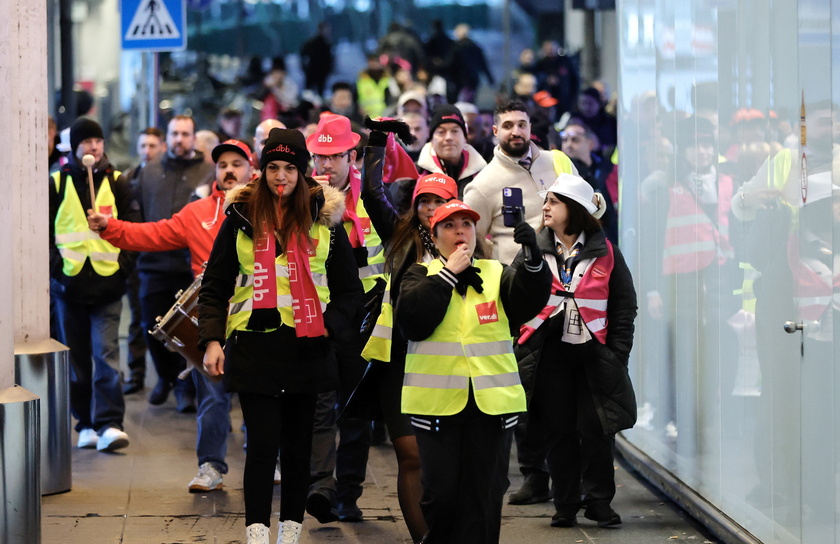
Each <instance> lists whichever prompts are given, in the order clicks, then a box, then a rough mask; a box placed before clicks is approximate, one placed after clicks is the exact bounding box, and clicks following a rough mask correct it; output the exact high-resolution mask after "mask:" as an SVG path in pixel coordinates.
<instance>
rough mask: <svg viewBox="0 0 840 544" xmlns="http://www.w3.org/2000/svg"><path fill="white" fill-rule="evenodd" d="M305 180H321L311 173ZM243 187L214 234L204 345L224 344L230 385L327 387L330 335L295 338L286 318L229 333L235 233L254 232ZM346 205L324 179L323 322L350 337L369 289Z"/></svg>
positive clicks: (318, 201)
mask: <svg viewBox="0 0 840 544" xmlns="http://www.w3.org/2000/svg"><path fill="white" fill-rule="evenodd" d="M307 181H308V182H309V183H310V184H314V183H315V182H314V181H312V180H311V179H307ZM325 193H326V198H325V197H324V194H325ZM238 194H239V193H238V192H237V191H233V192H229V193H228V200H229V201H232V204H231V205H230V206H228V208H227V210H226V211H225V213H226V214H227V216H228V217H227V218H226V219H225V221H224V223H222V228H221V230H220V231H219V234H218V235H217V236H216V242H215V244H214V245H213V251H212V252H211V253H210V259H209V260H208V262H207V269H206V270H205V272H204V278H203V280H202V282H201V290H200V291H199V295H198V311H199V331H198V333H199V348H200V349H202V350H203V349H204V348H205V346H206V345H207V343H208V342H210V341H213V340H216V341H218V342H220V343H221V344H223V345H224V347H225V374H224V384H225V388H226V389H227V390H229V391H246V392H251V393H261V394H267V395H276V394H279V393H280V392H282V391H287V392H308V391H314V390H318V389H322V390H323V389H324V386H323V385H322V383H323V376H324V373H325V372H327V371H328V370H329V369H330V366H334V365H328V363H329V362H331V358H332V357H334V352H333V347H332V342H331V340H330V339H328V338H324V337H321V338H297V337H296V335H295V330H294V328H292V327H287V326H281V327H280V328H279V329H277V330H276V331H272V332H243V331H239V332H236V333H234V334H233V335H232V336H231V337H230V338H226V337H225V336H226V330H225V328H226V323H227V308H228V300H230V297H231V296H232V295H233V291H234V287H235V283H236V277H237V275H238V274H239V258H238V256H237V252H236V238H237V233H238V232H239V231H240V230H241V231H242V232H244V233H245V234H247V235H248V236H249V237H252V236H253V229H252V227H251V224H250V222H249V221H248V219H247V217H248V213H247V209H246V202H245V201H244V199H239V198H238ZM343 212H344V196H343V195H342V194H341V193H340V192H339V191H337V190H335V189H332V188H331V187H325V188H324V189H323V191H322V192H320V193H318V194H317V195H316V196H314V197H313V198H312V217H313V219H315V220H316V221H317V222H319V223H322V224H324V225H327V226H329V227H330V231H331V240H330V254H329V257H328V260H327V285H328V287H329V290H330V302H329V304H328V305H327V309H326V311H324V326H325V327H326V329H327V331H328V333H329V335H330V338H332V339H336V340H344V341H346V340H347V339H348V338H350V337H351V336H352V335H354V334H358V331H359V324H358V320H357V316H358V315H359V308H360V306H361V301H362V295H363V291H362V282H361V281H360V280H359V272H358V268H357V267H356V262H355V260H354V258H353V251H352V247H351V246H350V241H349V240H348V239H347V233H346V232H345V231H344V228H343V227H342V226H341V216H342V214H343ZM333 387H334V385H333Z"/></svg>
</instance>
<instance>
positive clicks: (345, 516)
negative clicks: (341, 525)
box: [338, 501, 363, 522]
mask: <svg viewBox="0 0 840 544" xmlns="http://www.w3.org/2000/svg"><path fill="white" fill-rule="evenodd" d="M362 517H363V516H362V510H361V508H359V507H358V505H356V501H347V502H340V503H338V521H347V522H357V521H362Z"/></svg>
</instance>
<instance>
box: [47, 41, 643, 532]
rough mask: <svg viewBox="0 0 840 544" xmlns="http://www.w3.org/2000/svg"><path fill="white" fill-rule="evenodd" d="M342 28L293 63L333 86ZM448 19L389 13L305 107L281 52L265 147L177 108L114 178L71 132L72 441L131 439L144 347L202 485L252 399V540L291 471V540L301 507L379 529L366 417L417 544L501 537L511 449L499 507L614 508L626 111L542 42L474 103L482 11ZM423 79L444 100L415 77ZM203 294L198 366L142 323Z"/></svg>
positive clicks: (257, 133) (79, 128)
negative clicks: (127, 318)
mask: <svg viewBox="0 0 840 544" xmlns="http://www.w3.org/2000/svg"><path fill="white" fill-rule="evenodd" d="M328 32H329V30H328V28H327V27H326V26H322V27H321V28H320V29H319V35H318V36H317V37H316V38H315V39H313V40H310V42H307V44H306V45H305V46H304V52H303V53H305V58H306V62H305V63H304V69H305V72H306V87H307V89H308V90H311V91H314V92H315V93H316V94H318V95H323V94H324V93H325V85H326V79H327V76H328V75H329V71H330V69H331V68H332V59H331V53H329V52H330V44H329V39H328ZM454 34H455V40H452V39H450V38H448V36H447V35H446V33H445V32H444V31H443V28H442V26H439V25H438V26H437V27H436V32H435V33H434V35H433V36H432V37H431V38H430V39H429V40H428V41H427V42H426V43H425V44H422V42H420V43H419V44H418V43H414V42H413V41H412V40H411V39H410V33H408V32H407V31H406V29H400V28H397V27H393V28H392V29H391V32H389V34H388V35H387V36H386V37H384V38H383V40H382V46H381V47H382V50H381V51H378V52H377V54H372V55H371V56H370V57H369V59H368V60H369V64H368V68H367V69H366V70H365V71H364V72H363V74H362V75H361V76H360V78H359V80H358V81H357V82H354V83H351V82H337V83H335V84H333V86H332V89H331V93H330V94H329V100H327V101H325V103H324V105H323V106H322V107H321V108H317V109H316V110H313V111H308V112H307V111H306V110H304V109H301V108H300V107H299V104H300V102H301V96H302V93H300V92H299V91H298V89H297V87H296V85H295V84H294V83H293V82H291V81H290V80H289V79H288V78H286V77H285V76H286V74H285V67H284V65H283V62H282V59H275V60H274V61H273V63H272V68H271V71H270V72H269V73H268V74H265V75H263V76H262V78H259V77H255V75H254V74H256V73H257V72H258V66H252V67H251V68H252V70H251V72H252V73H251V74H250V75H251V80H252V81H253V82H254V84H255V85H254V86H255V87H257V89H255V91H254V92H258V93H262V94H261V97H262V98H263V101H262V104H263V108H262V120H261V122H260V123H259V124H258V125H257V126H256V127H254V133H253V137H249V138H247V139H246V138H245V137H244V134H243V127H242V123H241V121H242V115H241V113H238V112H237V111H236V110H225V111H222V112H219V117H218V119H219V126H218V127H215V128H214V130H213V131H212V133H210V134H209V136H210V138H209V139H208V140H207V142H208V143H205V144H204V145H206V146H207V147H205V148H204V150H202V149H201V148H200V144H199V140H200V138H199V133H200V132H202V131H200V130H198V129H199V127H198V126H196V122H195V121H194V119H193V118H191V117H188V116H184V115H176V116H174V117H172V118H171V120H169V122H168V124H167V126H166V127H165V130H160V129H158V128H155V127H151V128H149V129H147V130H145V131H143V132H142V133H141V134H140V136H139V138H138V140H137V152H138V155H139V156H140V164H139V165H137V166H136V167H135V168H132V169H131V170H129V171H126V172H124V173H121V172H120V171H118V170H117V169H116V168H115V167H114V166H113V165H112V164H111V163H110V161H109V159H108V156H107V154H106V153H105V137H104V134H103V131H102V128H101V127H100V126H99V124H98V123H96V121H94V120H92V119H90V118H85V117H83V118H79V119H78V120H77V121H75V122H74V123H73V124H72V125H71V126H70V127H69V130H67V131H66V132H65V134H63V135H62V136H64V138H56V140H57V146H58V147H57V149H58V151H59V152H63V153H66V155H60V154H57V155H53V154H52V149H51V157H50V161H51V163H54V164H55V166H54V168H53V173H52V174H51V179H50V184H51V191H50V239H51V294H52V301H53V308H54V316H53V317H54V319H53V323H52V324H53V334H54V336H55V337H56V338H57V339H58V340H59V341H61V342H63V343H65V344H66V345H67V346H68V347H69V348H70V352H71V369H72V372H71V410H72V414H73V417H74V418H75V420H76V426H75V429H76V431H77V432H78V441H77V445H78V447H80V448H94V447H95V448H96V449H98V450H100V451H103V452H109V451H114V450H118V449H123V448H126V447H128V446H129V443H130V438H129V434H128V433H127V431H126V429H125V426H124V421H123V420H124V414H125V401H124V395H134V394H138V393H139V392H141V391H143V390H144V388H145V378H146V365H145V360H146V352H145V349H144V347H147V349H148V354H149V355H150V357H151V360H152V362H153V364H154V365H155V371H156V374H157V376H158V381H157V383H156V384H155V385H154V387H153V389H152V391H151V392H150V394H149V396H148V402H149V403H150V404H153V405H161V404H164V403H166V402H167V399H168V398H169V395H170V393H174V396H175V400H176V408H177V410H178V411H180V412H182V413H195V414H196V421H197V440H196V454H197V464H198V473H197V475H196V476H195V477H194V478H193V479H192V480H191V481H190V482H189V484H188V486H187V487H188V490H189V491H190V492H211V491H213V490H216V489H220V488H221V487H222V485H223V479H224V475H225V474H226V473H227V471H228V465H227V463H226V460H225V457H226V442H227V436H228V433H229V432H230V410H231V395H232V394H236V395H237V397H238V400H239V405H240V406H241V409H242V414H243V419H244V430H245V432H246V433H247V450H246V462H245V467H244V495H245V497H244V498H245V510H246V525H247V528H246V531H247V542H248V543H249V544H264V543H268V542H269V533H270V527H271V525H272V520H271V512H272V508H271V501H272V496H273V487H274V486H275V485H277V484H279V485H280V486H281V491H280V517H279V529H278V540H277V542H283V543H294V542H298V540H299V538H300V534H301V530H302V523H303V521H304V515H305V513H309V514H310V515H311V516H312V517H313V518H315V519H316V520H317V521H318V522H319V523H331V522H335V521H344V522H362V521H364V513H363V511H362V509H361V507H360V504H359V503H360V500H362V493H363V489H364V488H363V483H364V480H365V471H366V464H367V459H368V451H369V449H370V447H371V443H372V440H373V437H372V423H373V422H374V421H379V422H384V423H385V425H386V428H387V431H388V435H389V436H390V440H391V442H392V444H393V448H394V452H395V456H396V461H397V467H398V476H397V477H398V495H399V497H398V498H399V503H400V508H401V510H402V512H403V516H404V519H405V523H406V525H407V527H408V530H409V532H410V534H411V537H412V539H413V540H414V541H415V542H426V543H447V542H453V543H454V542H458V543H465V542H466V543H469V542H474V543H491V542H498V540H499V530H500V526H501V509H502V503H503V500H504V495H505V493H506V491H507V489H508V486H509V481H508V479H507V473H508V460H509V456H510V451H511V446H512V442H513V440H514V437H515V439H516V444H517V450H518V453H519V462H520V465H521V470H522V472H523V474H524V475H525V476H526V480H525V485H524V486H523V488H522V489H520V490H519V491H517V492H516V493H514V494H513V495H511V497H510V498H509V501H510V502H511V503H518V504H529V503H536V502H543V501H548V500H552V499H553V501H554V505H555V507H556V511H557V512H556V515H555V516H554V517H553V518H552V520H551V525H552V526H557V527H570V526H574V525H575V524H576V523H577V514H578V512H579V510H581V509H583V510H584V515H585V517H586V518H588V519H590V520H593V521H595V522H596V523H598V525H601V526H607V525H616V524H619V523H621V518H620V516H619V515H618V514H617V513H616V512H615V511H614V510H612V508H611V506H610V503H611V501H612V499H613V496H614V495H615V482H614V475H613V467H612V437H613V435H614V434H615V433H616V432H618V431H620V430H622V429H625V428H628V427H631V426H632V425H633V424H634V422H635V415H636V412H635V410H636V405H635V398H634V396H633V388H632V385H631V384H630V380H629V375H628V371H627V363H628V356H629V352H630V349H631V347H632V340H633V324H634V320H635V315H636V298H635V291H634V288H633V282H632V280H631V278H630V273H629V271H628V269H627V266H626V265H625V264H624V260H623V258H622V256H621V252H620V251H619V249H618V247H617V215H616V206H617V202H618V192H617V179H616V178H617V176H616V173H615V170H616V169H615V167H614V162H615V158H614V156H613V150H614V148H615V141H616V138H615V135H614V129H615V123H614V118H613V119H612V121H611V122H610V121H609V119H610V116H609V114H607V113H606V112H605V111H604V100H603V98H602V96H601V94H600V92H599V91H597V90H596V89H595V88H594V87H593V88H591V89H586V90H584V91H583V92H581V93H578V87H579V82H578V81H577V79H576V76H574V77H573V72H574V69H573V66H571V65H569V64H568V63H567V62H566V61H567V60H568V59H564V56H563V55H557V48H556V46H553V45H552V44H548V45H547V46H545V47H544V48H543V49H544V51H543V55H541V60H540V61H539V62H537V63H531V64H529V65H525V64H523V66H522V67H520V69H518V71H517V73H516V82H515V85H514V86H513V88H514V89H515V90H512V91H511V93H510V95H509V96H500V98H499V103H498V105H497V107H496V108H495V110H494V111H493V112H492V113H491V114H489V115H488V114H487V113H485V112H481V111H479V110H478V109H477V108H476V107H475V106H474V105H473V104H472V103H471V101H472V100H473V99H474V97H475V91H476V89H477V87H478V84H479V75H478V74H482V73H483V74H485V75H486V77H487V78H488V80H489V81H490V82H491V83H492V82H493V78H492V75H491V74H490V71H489V70H488V69H487V66H486V63H485V61H484V59H483V53H482V51H481V48H480V47H479V46H478V45H477V44H476V43H475V42H473V41H472V40H471V39H470V38H469V29H468V27H466V26H465V25H463V26H459V27H458V28H456V29H455V33H454ZM447 40H449V41H448V42H447ZM327 57H329V58H327ZM383 57H384V58H383ZM383 60H385V61H387V62H386V63H385V64H384V65H383ZM459 63H460V64H459ZM424 70H425V71H426V72H425V73H426V74H427V76H430V77H429V79H430V80H433V79H434V77H439V78H442V79H443V82H444V84H443V85H442V86H440V89H441V90H442V93H441V94H437V91H435V90H434V88H433V87H432V86H431V85H430V86H428V87H427V86H423V85H417V84H415V83H414V81H415V79H414V78H418V80H421V81H422V80H423V77H427V76H423V75H422V74H423V73H424ZM453 74H458V77H453ZM473 76H475V77H473ZM383 78H384V79H383ZM529 78H530V80H531V81H530V83H529V81H528V80H529ZM529 84H530V89H529V88H526V87H527V86H528V85H529ZM395 90H396V91H395ZM388 93H391V94H390V95H389V94H388ZM578 94H579V96H578ZM596 94H597V96H596ZM593 100H594V101H596V102H597V104H595V105H593V104H590V103H589V102H591V101H593ZM319 110H320V111H319ZM486 117H490V119H487V118H486ZM587 120H589V121H592V122H593V124H592V125H588V124H587ZM610 123H612V125H611V126H612V130H613V133H610V132H609V125H610ZM65 135H66V136H65ZM64 140H66V142H65V141H64ZM66 144H69V145H66ZM514 191H515V192H518V193H521V202H520V203H513V204H511V203H510V202H508V200H507V196H509V194H510V193H511V192H514ZM190 291H194V292H195V294H196V299H195V300H194V301H193V302H194V304H195V305H196V307H197V314H196V316H197V317H196V318H195V319H194V321H196V323H195V324H194V325H193V326H194V328H195V335H196V338H197V341H196V342H195V344H196V345H191V346H186V349H187V350H188V351H190V350H191V351H195V352H196V353H197V355H196V356H191V355H190V354H189V353H187V354H186V358H185V356H184V352H183V351H181V352H175V351H170V349H167V346H165V345H164V344H163V343H161V341H160V340H159V339H158V338H157V337H155V336H153V335H152V334H151V333H148V332H147V333H145V335H144V334H142V331H151V330H153V329H154V328H155V324H156V318H158V316H163V315H165V314H167V312H168V311H169V310H170V307H171V306H172V304H173V301H174V300H175V298H176V296H179V294H180V293H184V292H190ZM126 293H128V295H129V297H128V300H129V303H130V304H131V306H132V313H131V315H132V320H133V321H134V323H133V326H132V327H131V329H130V330H131V331H132V336H131V338H130V342H129V346H130V348H131V355H130V357H129V358H128V365H129V372H128V373H127V374H126V376H125V378H124V379H123V380H121V378H120V372H119V343H118V337H117V335H118V325H119V320H120V314H121V306H122V301H123V296H124V294H126ZM144 344H145V346H144ZM169 347H171V346H169ZM549 477H550V478H551V480H553V482H554V484H553V486H552V488H551V490H549V487H548V481H549Z"/></svg>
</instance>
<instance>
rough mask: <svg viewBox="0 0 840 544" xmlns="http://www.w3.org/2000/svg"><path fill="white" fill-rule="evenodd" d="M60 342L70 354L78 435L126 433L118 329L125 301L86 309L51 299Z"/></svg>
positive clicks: (74, 411)
mask: <svg viewBox="0 0 840 544" xmlns="http://www.w3.org/2000/svg"><path fill="white" fill-rule="evenodd" d="M53 302H54V305H55V310H56V318H57V319H56V322H57V324H58V340H59V342H61V343H63V344H64V345H65V346H67V347H68V348H70V410H71V412H72V413H73V417H75V418H76V419H77V420H78V423H77V424H76V430H77V431H81V430H82V429H93V430H95V431H96V432H97V433H101V432H102V431H104V430H105V429H107V428H108V427H115V428H117V429H119V430H122V429H123V416H124V415H125V399H124V398H123V394H122V388H121V387H120V373H119V370H118V369H119V365H120V351H119V348H120V346H119V339H118V334H119V325H120V312H121V310H122V300H120V299H117V300H115V301H113V302H106V303H103V304H84V303H79V302H70V301H66V300H63V299H60V298H55V299H53Z"/></svg>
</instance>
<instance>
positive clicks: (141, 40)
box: [120, 0, 187, 51]
mask: <svg viewBox="0 0 840 544" xmlns="http://www.w3.org/2000/svg"><path fill="white" fill-rule="evenodd" d="M120 5H121V12H120V23H121V24H120V27H121V30H122V48H123V49H124V50H125V49H132V50H140V51H174V50H177V49H184V48H186V47H187V4H186V0H120Z"/></svg>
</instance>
